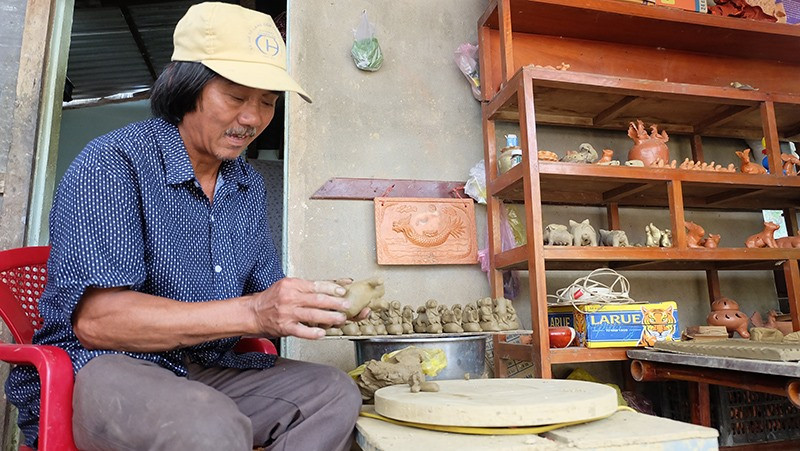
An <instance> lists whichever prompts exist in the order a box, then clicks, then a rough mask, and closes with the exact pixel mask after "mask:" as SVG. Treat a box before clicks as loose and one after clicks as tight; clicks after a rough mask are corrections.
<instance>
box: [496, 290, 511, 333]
mask: <svg viewBox="0 0 800 451" xmlns="http://www.w3.org/2000/svg"><path fill="white" fill-rule="evenodd" d="M508 302H509V301H508V299H506V298H503V297H500V298H494V299H492V316H493V317H494V320H495V321H496V322H497V327H499V328H500V330H509V327H508V324H506V312H507V310H506V305H507V304H508Z"/></svg>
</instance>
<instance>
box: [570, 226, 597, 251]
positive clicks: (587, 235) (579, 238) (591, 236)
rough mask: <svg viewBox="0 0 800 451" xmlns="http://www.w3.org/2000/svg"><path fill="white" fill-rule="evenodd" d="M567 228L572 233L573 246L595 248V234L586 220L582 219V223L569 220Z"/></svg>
mask: <svg viewBox="0 0 800 451" xmlns="http://www.w3.org/2000/svg"><path fill="white" fill-rule="evenodd" d="M569 227H570V229H571V231H572V245H573V246H597V232H595V231H594V227H592V225H591V224H589V220H588V219H584V220H583V221H582V222H575V221H573V220H572V219H570V220H569Z"/></svg>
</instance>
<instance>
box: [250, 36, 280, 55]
mask: <svg viewBox="0 0 800 451" xmlns="http://www.w3.org/2000/svg"><path fill="white" fill-rule="evenodd" d="M255 45H256V48H257V49H258V51H259V52H261V53H263V54H265V55H269V56H277V55H278V53H279V52H280V51H281V47H280V44H279V41H278V39H277V38H276V37H275V35H274V34H272V33H270V32H262V33H259V34H258V35H256V39H255Z"/></svg>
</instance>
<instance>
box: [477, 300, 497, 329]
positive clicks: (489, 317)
mask: <svg viewBox="0 0 800 451" xmlns="http://www.w3.org/2000/svg"><path fill="white" fill-rule="evenodd" d="M478 318H479V324H480V325H481V330H483V331H486V332H497V331H499V330H500V326H499V325H498V324H497V320H495V317H494V308H493V305H492V298H483V299H481V300H479V301H478Z"/></svg>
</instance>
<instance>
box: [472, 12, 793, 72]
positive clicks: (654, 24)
mask: <svg viewBox="0 0 800 451" xmlns="http://www.w3.org/2000/svg"><path fill="white" fill-rule="evenodd" d="M510 6H511V7H510V9H511V11H512V14H511V27H512V29H513V30H514V31H515V32H523V33H536V34H542V35H551V36H557V37H561V38H573V39H585V40H595V41H604V42H612V43H622V44H627V43H637V44H638V45H641V46H645V47H665V48H670V49H675V50H681V51H687V52H697V53H706V52H709V51H713V52H715V53H718V54H721V55H726V56H730V57H735V58H743V59H768V60H774V61H783V62H790V63H800V52H797V51H796V50H795V49H797V48H799V47H800V28H798V27H795V26H792V25H787V24H777V23H767V22H758V21H753V20H745V19H739V18H732V17H720V16H714V15H711V14H700V13H695V12H691V11H684V10H681V9H677V8H668V7H658V6H649V5H640V4H636V3H632V2H621V1H616V0H581V1H580V2H578V1H574V0H511V2H510ZM565 24H568V25H565ZM478 25H479V26H487V27H489V28H492V29H499V22H498V14H497V7H496V2H492V3H490V6H489V8H488V9H487V12H486V13H484V15H483V17H482V19H481V21H480V22H479V24H478ZM676 31H679V32H678V33H676Z"/></svg>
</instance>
